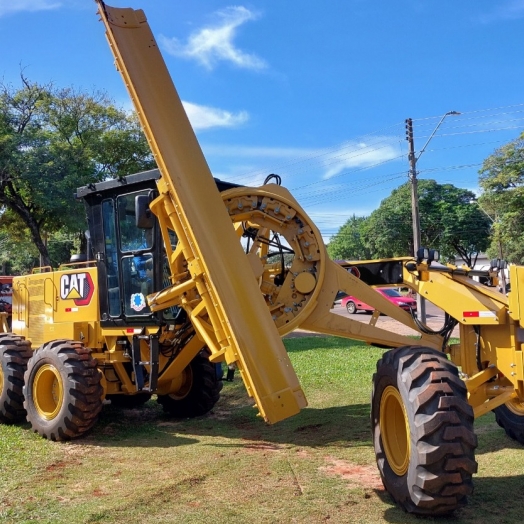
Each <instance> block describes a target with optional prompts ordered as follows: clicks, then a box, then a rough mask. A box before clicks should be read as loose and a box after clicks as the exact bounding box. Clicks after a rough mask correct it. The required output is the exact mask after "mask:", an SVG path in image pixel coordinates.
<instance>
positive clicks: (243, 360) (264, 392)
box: [98, 0, 306, 423]
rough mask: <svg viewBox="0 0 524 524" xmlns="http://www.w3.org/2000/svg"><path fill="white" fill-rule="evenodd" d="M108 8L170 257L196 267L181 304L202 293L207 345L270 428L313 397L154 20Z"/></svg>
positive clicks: (111, 37) (197, 320)
mask: <svg viewBox="0 0 524 524" xmlns="http://www.w3.org/2000/svg"><path fill="white" fill-rule="evenodd" d="M98 4H99V13H100V15H101V17H102V21H103V23H104V25H105V27H106V36H107V38H108V41H109V45H110V47H111V50H112V52H113V55H114V57H115V60H116V66H117V68H118V70H119V71H120V73H121V74H122V76H123V79H124V82H125V84H126V87H127V89H128V91H129V94H130V96H131V99H132V101H133V104H134V106H135V108H136V110H137V112H138V115H139V117H140V120H141V123H142V127H143V129H144V132H145V134H146V136H147V138H148V140H149V144H150V146H151V149H152V151H153V154H154V155H155V159H156V162H157V164H158V167H159V169H160V172H161V174H162V176H161V179H160V180H159V183H158V187H159V192H160V197H159V198H158V199H157V200H156V201H155V202H153V204H152V209H154V212H155V213H156V214H157V216H158V218H159V221H160V223H161V225H162V227H163V233H165V228H166V227H168V228H171V229H173V230H174V231H175V232H176V234H177V236H178V241H179V246H178V247H177V252H176V253H171V252H169V248H167V249H168V253H167V254H168V256H169V258H170V261H171V262H172V264H173V265H174V263H175V258H176V257H179V256H180V251H181V252H182V254H183V256H184V258H185V260H186V261H187V267H188V269H189V273H190V276H189V278H188V279H187V280H185V281H183V282H180V280H177V284H176V286H174V287H173V293H171V295H174V294H175V293H174V291H176V290H177V289H180V290H183V291H184V293H185V292H187V291H188V289H190V288H193V289H196V290H197V292H198V297H200V298H201V302H200V304H199V305H198V306H196V307H195V306H194V304H192V305H190V304H185V303H184V302H183V301H181V302H180V303H181V305H182V307H184V308H185V309H186V311H188V313H189V314H190V316H191V318H192V319H193V324H194V325H195V329H196V330H197V332H198V334H199V336H200V337H201V338H202V339H203V340H205V341H206V343H207V344H208V345H209V346H211V347H210V349H211V350H212V352H213V354H214V355H215V356H217V355H220V354H222V353H224V354H225V355H226V360H227V361H228V362H231V361H236V362H237V365H238V367H239V369H240V371H241V375H242V378H243V380H244V382H245V384H246V387H247V390H248V393H249V394H250V395H251V396H253V397H254V398H255V401H256V403H257V406H258V408H259V410H260V413H261V415H262V416H263V417H264V419H265V420H266V421H268V422H271V423H273V422H277V421H279V420H282V419H284V418H286V417H288V416H291V415H293V414H295V413H297V412H298V411H300V408H301V407H304V406H305V405H306V400H305V397H304V394H303V392H302V389H301V388H300V384H299V382H298V378H297V376H296V374H295V372H294V370H293V367H292V365H291V362H290V360H289V357H288V355H287V353H286V350H285V348H284V345H283V343H282V341H281V339H280V336H279V334H278V331H277V329H276V327H275V325H274V322H273V320H272V319H271V316H270V313H269V311H268V309H267V307H266V304H265V302H264V300H263V298H262V296H261V294H260V291H259V289H258V287H257V284H256V280H255V279H254V277H253V272H252V270H251V267H250V266H249V263H248V260H247V258H246V256H245V254H244V252H243V251H242V248H241V245H240V242H239V240H238V237H237V236H236V234H235V232H234V228H233V226H232V224H231V220H230V218H229V215H228V213H227V211H226V209H225V207H224V204H223V202H222V199H221V197H220V194H219V192H218V190H217V188H216V185H215V182H214V180H213V176H212V175H211V172H210V170H209V167H208V165H207V163H206V160H205V158H204V155H203V154H202V151H201V149H200V146H199V144H198V141H197V139H196V136H195V134H194V131H193V129H192V127H191V124H190V123H189V120H188V118H187V116H186V113H185V111H184V108H183V106H182V103H181V101H180V98H179V96H178V94H177V92H176V89H175V86H174V85H173V82H172V80H171V77H170V75H169V72H168V70H167V68H166V65H165V63H164V60H163V58H162V56H161V54H160V51H159V49H158V46H157V44H156V41H155V39H154V37H153V34H152V32H151V30H150V28H149V25H148V23H147V20H146V17H145V14H144V12H143V11H142V10H133V9H127V8H126V9H120V8H113V7H109V6H107V5H105V4H104V3H103V2H102V1H101V0H98ZM167 244H168V242H166V245H167ZM173 265H172V269H173ZM175 280H176V279H175ZM164 295H169V293H164ZM168 298H169V300H171V303H172V302H173V300H176V297H173V296H169V297H168ZM153 306H154V304H152V307H153ZM203 312H204V313H206V315H203ZM203 318H205V321H203V320H202V319H203Z"/></svg>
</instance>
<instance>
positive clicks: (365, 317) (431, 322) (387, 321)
mask: <svg viewBox="0 0 524 524" xmlns="http://www.w3.org/2000/svg"><path fill="white" fill-rule="evenodd" d="M331 311H332V312H333V313H336V314H337V315H342V316H344V317H348V318H350V319H352V320H356V321H358V322H367V323H369V321H370V318H371V316H370V315H369V314H366V313H364V312H363V311H361V312H359V313H353V314H352V315H351V314H349V313H348V312H347V310H346V308H345V307H342V306H341V305H340V304H336V305H335V307H334V308H333V309H332V310H331ZM426 319H427V320H426V325H428V326H429V327H430V328H431V329H434V330H438V329H440V328H441V327H442V326H443V325H444V311H442V310H441V309H439V308H438V307H436V306H435V305H433V304H432V303H431V302H427V301H426ZM376 326H377V327H380V328H382V329H385V330H387V331H391V332H394V333H397V334H399V335H418V334H419V333H418V331H415V330H413V329H411V328H409V327H407V326H405V325H404V324H401V323H400V322H397V321H396V320H393V319H392V318H390V317H387V316H382V315H381V316H380V317H379V318H378V320H377V323H376ZM304 333H307V332H304V331H301V330H296V331H294V332H293V333H290V334H289V335H287V336H288V337H293V336H304ZM453 336H454V337H458V336H459V328H458V326H457V327H456V328H455V329H454V331H453Z"/></svg>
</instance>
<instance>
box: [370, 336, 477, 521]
mask: <svg viewBox="0 0 524 524" xmlns="http://www.w3.org/2000/svg"><path fill="white" fill-rule="evenodd" d="M371 424H372V431H373V444H374V448H375V454H376V458H377V464H378V468H379V471H380V475H381V477H382V482H383V483H384V486H385V488H386V489H387V491H388V492H389V493H390V495H391V496H392V497H393V499H394V500H395V502H397V504H399V505H400V506H401V507H402V508H403V509H404V510H406V511H408V512H409V513H414V514H417V515H444V514H448V513H451V512H452V511H454V510H455V509H457V508H458V507H460V506H462V505H464V504H465V503H466V497H467V495H469V494H470V493H471V492H472V491H473V485H472V480H471V477H472V475H473V473H475V472H476V471H477V463H476V462H475V457H474V450H475V448H476V446H477V439H476V436H475V434H474V433H473V410H472V408H471V406H470V405H469V404H468V403H467V397H466V387H465V385H464V383H463V381H462V380H461V379H460V378H459V376H458V372H457V369H456V368H455V366H454V365H453V364H452V363H451V362H449V361H448V360H447V358H446V356H445V355H444V354H442V353H440V352H438V351H435V350H432V349H430V348H425V347H420V346H406V347H402V348H397V349H394V350H391V351H388V352H386V353H385V354H384V356H383V358H382V359H381V360H379V362H378V363H377V372H376V373H375V374H374V375H373V398H372V408H371Z"/></svg>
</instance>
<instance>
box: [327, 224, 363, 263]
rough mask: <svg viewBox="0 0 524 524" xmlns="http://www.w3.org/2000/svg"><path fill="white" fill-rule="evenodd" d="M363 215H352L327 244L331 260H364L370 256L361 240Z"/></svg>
mask: <svg viewBox="0 0 524 524" xmlns="http://www.w3.org/2000/svg"><path fill="white" fill-rule="evenodd" d="M365 222H366V218H365V217H357V216H355V215H353V216H352V217H351V218H349V219H348V220H347V222H346V223H345V224H344V225H343V226H342V227H341V228H340V229H339V230H338V233H337V234H336V235H335V236H334V237H333V238H332V239H331V241H330V242H329V245H328V246H327V251H328V254H329V256H330V257H331V258H332V259H333V260H366V259H368V258H369V257H370V255H371V253H370V250H369V249H368V248H367V247H366V246H365V244H364V242H363V240H362V226H363V225H364V224H365Z"/></svg>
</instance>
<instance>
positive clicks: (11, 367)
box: [0, 333, 33, 424]
mask: <svg viewBox="0 0 524 524" xmlns="http://www.w3.org/2000/svg"><path fill="white" fill-rule="evenodd" d="M32 355H33V352H32V350H31V343H30V342H29V341H27V340H25V339H24V337H21V336H18V335H14V334H13V333H2V334H0V358H1V359H2V361H3V362H4V364H5V368H6V371H7V373H5V374H4V388H5V392H0V394H2V397H3V398H2V402H1V405H0V422H1V423H4V424H12V423H15V422H21V421H24V420H25V417H26V411H25V409H24V393H23V387H24V373H25V370H26V369H27V362H28V361H29V359H30V358H31V356H32Z"/></svg>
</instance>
